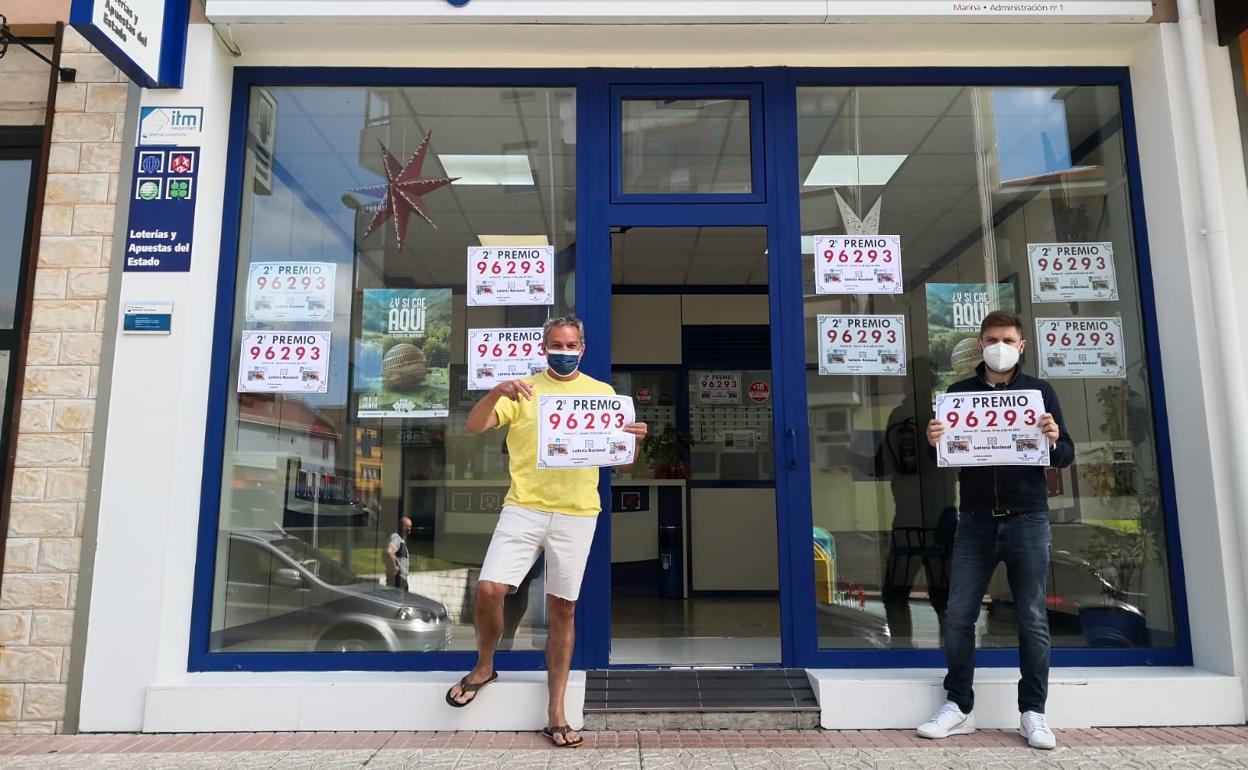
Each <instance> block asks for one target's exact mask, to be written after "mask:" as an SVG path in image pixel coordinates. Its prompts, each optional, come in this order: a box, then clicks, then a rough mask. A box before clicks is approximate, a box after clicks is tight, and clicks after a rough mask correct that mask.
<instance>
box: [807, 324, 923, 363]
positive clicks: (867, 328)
mask: <svg viewBox="0 0 1248 770" xmlns="http://www.w3.org/2000/svg"><path fill="white" fill-rule="evenodd" d="M817 321H818V325H819V374H821V375H835V374H890V375H904V374H905V373H906V317H905V316H904V315H820V316H818V317H817Z"/></svg>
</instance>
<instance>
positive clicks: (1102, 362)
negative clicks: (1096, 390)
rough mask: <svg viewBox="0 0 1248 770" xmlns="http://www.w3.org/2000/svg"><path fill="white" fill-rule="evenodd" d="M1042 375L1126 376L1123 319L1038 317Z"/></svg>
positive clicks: (1058, 376)
mask: <svg viewBox="0 0 1248 770" xmlns="http://www.w3.org/2000/svg"><path fill="white" fill-rule="evenodd" d="M1036 346H1037V349H1038V350H1039V351H1040V355H1039V359H1040V376H1041V377H1045V378H1048V379H1061V378H1085V377H1086V378H1108V379H1125V378H1126V376H1127V366H1126V359H1125V357H1124V355H1123V346H1122V319H1121V318H1116V317H1115V318H1037V319H1036Z"/></svg>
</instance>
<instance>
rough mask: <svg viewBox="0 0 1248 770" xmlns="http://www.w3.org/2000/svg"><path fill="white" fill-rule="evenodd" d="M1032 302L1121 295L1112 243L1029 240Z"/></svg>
mask: <svg viewBox="0 0 1248 770" xmlns="http://www.w3.org/2000/svg"><path fill="white" fill-rule="evenodd" d="M1027 267H1028V269H1029V270H1030V271H1031V301H1032V302H1075V301H1079V300H1092V301H1097V300H1110V301H1112V300H1116V299H1118V277H1117V275H1115V273H1114V244H1112V243H1029V244H1027Z"/></svg>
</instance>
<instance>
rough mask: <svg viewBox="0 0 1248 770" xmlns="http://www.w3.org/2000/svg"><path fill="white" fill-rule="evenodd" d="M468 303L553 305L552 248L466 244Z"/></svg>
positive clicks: (479, 305) (478, 305) (553, 261)
mask: <svg viewBox="0 0 1248 770" xmlns="http://www.w3.org/2000/svg"><path fill="white" fill-rule="evenodd" d="M467 302H468V306H469V307H481V306H484V305H553V304H555V247H554V246H526V247H516V248H509V247H505V246H504V247H495V246H469V247H468V300H467Z"/></svg>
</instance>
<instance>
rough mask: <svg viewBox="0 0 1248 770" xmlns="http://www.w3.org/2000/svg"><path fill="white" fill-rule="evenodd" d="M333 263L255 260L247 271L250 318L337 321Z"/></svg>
mask: <svg viewBox="0 0 1248 770" xmlns="http://www.w3.org/2000/svg"><path fill="white" fill-rule="evenodd" d="M337 271H338V266H337V265H336V264H334V263H333V262H253V263H252V264H251V265H250V267H249V268H248V270H247V320H248V322H252V321H312V322H316V323H329V322H331V321H333V320H334V277H335V275H336V274H337Z"/></svg>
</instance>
